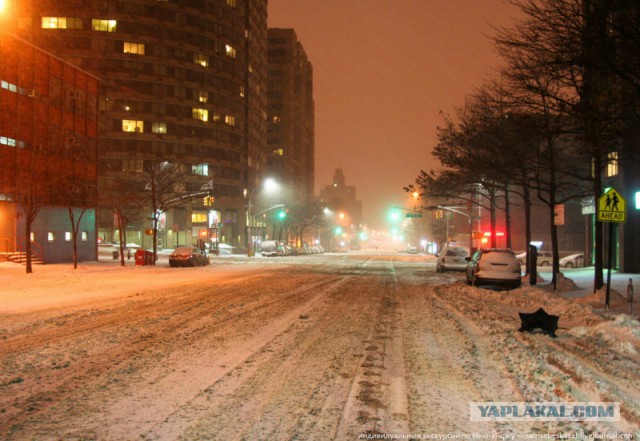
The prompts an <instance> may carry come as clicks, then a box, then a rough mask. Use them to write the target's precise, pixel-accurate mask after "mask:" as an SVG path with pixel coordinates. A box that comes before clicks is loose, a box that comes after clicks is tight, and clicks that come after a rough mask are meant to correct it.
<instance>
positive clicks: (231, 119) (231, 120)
mask: <svg viewBox="0 0 640 441" xmlns="http://www.w3.org/2000/svg"><path fill="white" fill-rule="evenodd" d="M224 122H225V124H229V125H230V126H235V125H236V117H235V116H231V115H225V116H224Z"/></svg>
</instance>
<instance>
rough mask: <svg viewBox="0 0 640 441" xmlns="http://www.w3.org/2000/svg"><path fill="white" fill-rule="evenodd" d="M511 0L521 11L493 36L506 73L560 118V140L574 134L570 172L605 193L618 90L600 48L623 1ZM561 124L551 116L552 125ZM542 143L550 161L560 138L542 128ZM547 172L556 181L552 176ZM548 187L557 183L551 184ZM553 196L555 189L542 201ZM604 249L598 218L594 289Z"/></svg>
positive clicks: (539, 109) (539, 107)
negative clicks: (544, 135)
mask: <svg viewBox="0 0 640 441" xmlns="http://www.w3.org/2000/svg"><path fill="white" fill-rule="evenodd" d="M512 3H513V4H515V5H516V6H518V7H519V8H520V10H521V11H522V12H523V15H524V18H523V19H521V20H519V21H518V23H517V24H516V25H515V26H513V27H511V28H509V29H503V30H501V31H500V32H499V33H498V35H497V37H496V39H495V42H496V46H497V48H498V50H499V52H500V53H501V54H502V56H503V57H504V58H505V60H506V61H507V68H506V70H505V75H507V76H508V78H509V79H510V80H511V81H512V82H513V84H514V85H517V86H516V87H518V89H519V90H520V91H521V92H523V93H522V96H526V95H527V94H528V95H529V96H530V97H531V104H532V106H533V107H535V108H536V110H535V111H536V113H538V114H540V115H543V116H544V121H545V124H546V126H547V127H546V128H547V129H549V128H551V125H550V123H551V120H550V118H551V117H553V118H554V119H555V120H557V121H558V122H560V123H561V124H562V130H563V131H564V132H565V136H563V142H568V140H571V141H572V143H573V144H574V145H578V144H579V146H580V148H579V149H575V150H574V155H573V157H572V161H571V163H572V164H574V165H576V167H574V170H573V174H574V176H576V177H579V178H580V179H581V180H583V181H584V182H585V183H589V185H590V187H591V194H592V196H593V197H594V198H597V197H599V195H600V194H601V193H602V188H603V168H604V167H605V165H606V163H607V157H608V154H609V153H610V152H611V151H612V150H614V149H615V144H616V141H615V138H616V131H617V128H616V125H617V123H618V122H619V121H620V112H619V111H618V109H619V107H620V102H619V96H620V93H619V91H618V90H617V88H616V87H615V85H614V84H612V82H611V81H610V75H609V74H608V73H606V72H605V71H604V70H603V69H601V66H602V65H603V58H602V54H603V53H604V52H606V49H604V48H605V47H606V46H607V45H609V44H610V39H609V38H608V30H607V23H608V22H609V20H610V17H611V13H612V12H615V11H617V12H619V11H620V8H619V6H620V5H622V4H624V3H625V2H608V1H602V0H540V1H538V0H536V1H534V0H513V1H512ZM616 8H617V10H616ZM558 131H559V129H558V128H557V127H555V123H553V128H552V132H555V133H558ZM552 132H548V133H547V135H550V134H551V133H552ZM569 134H572V135H573V138H572V139H571V138H569ZM554 136H555V135H554ZM558 139H559V138H558ZM545 144H546V149H547V157H546V159H547V161H555V159H554V158H552V157H551V156H550V154H551V153H552V152H553V151H554V149H555V148H556V147H560V144H561V143H558V142H557V140H554V141H551V139H550V138H549V137H548V136H547V138H546V139H545ZM548 171H549V170H548ZM565 171H566V172H567V173H571V171H570V170H565ZM548 178H551V181H553V179H554V176H552V175H548ZM547 190H548V191H551V192H553V191H555V189H554V188H553V185H552V186H551V187H548V188H547ZM555 202H557V201H554V200H553V197H551V198H550V199H549V200H548V201H547V203H548V204H553V203H555ZM602 250H603V234H602V228H601V225H599V224H597V225H596V229H595V250H594V254H595V279H594V288H596V289H597V288H600V287H601V286H602V285H603V275H602V269H603V258H602ZM555 271H557V268H554V272H555Z"/></svg>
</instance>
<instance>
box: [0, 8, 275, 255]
mask: <svg viewBox="0 0 640 441" xmlns="http://www.w3.org/2000/svg"><path fill="white" fill-rule="evenodd" d="M0 1H2V0H0ZM260 187H261V185H260V184H258V185H256V186H255V187H253V189H252V190H251V193H249V197H248V199H247V221H246V223H247V236H248V237H247V256H249V257H251V256H253V254H254V252H253V250H252V248H251V245H252V241H253V231H252V226H253V216H252V214H251V209H252V206H253V195H254V194H255V192H256V190H257V189H259V188H260ZM262 187H263V188H264V189H265V190H266V191H269V192H273V191H275V190H277V189H278V187H279V184H278V182H277V181H276V180H275V179H273V178H267V179H265V180H264V182H263V183H262ZM245 196H246V190H245Z"/></svg>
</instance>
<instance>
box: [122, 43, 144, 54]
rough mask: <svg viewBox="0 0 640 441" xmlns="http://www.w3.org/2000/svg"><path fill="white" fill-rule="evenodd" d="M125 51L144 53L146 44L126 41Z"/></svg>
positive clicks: (128, 52) (126, 52)
mask: <svg viewBox="0 0 640 441" xmlns="http://www.w3.org/2000/svg"><path fill="white" fill-rule="evenodd" d="M124 53H125V54H137V55H144V44H142V43H131V42H129V41H125V42H124Z"/></svg>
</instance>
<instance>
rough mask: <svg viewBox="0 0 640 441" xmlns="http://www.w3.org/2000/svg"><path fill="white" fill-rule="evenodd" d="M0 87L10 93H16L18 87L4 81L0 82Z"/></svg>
mask: <svg viewBox="0 0 640 441" xmlns="http://www.w3.org/2000/svg"><path fill="white" fill-rule="evenodd" d="M0 87H2V88H3V89H7V90H8V91H10V92H18V86H16V85H15V84H12V83H8V82H6V81H2V82H0Z"/></svg>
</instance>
